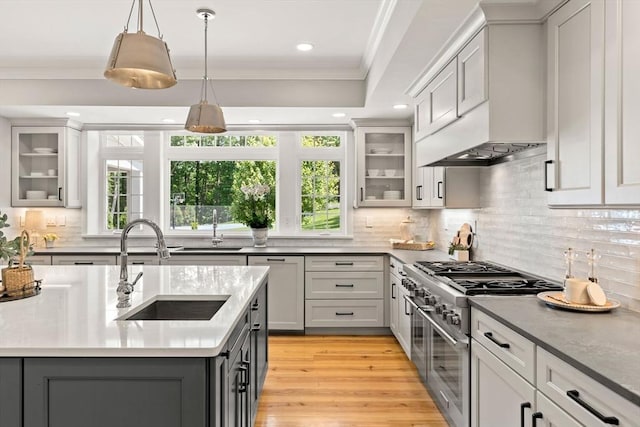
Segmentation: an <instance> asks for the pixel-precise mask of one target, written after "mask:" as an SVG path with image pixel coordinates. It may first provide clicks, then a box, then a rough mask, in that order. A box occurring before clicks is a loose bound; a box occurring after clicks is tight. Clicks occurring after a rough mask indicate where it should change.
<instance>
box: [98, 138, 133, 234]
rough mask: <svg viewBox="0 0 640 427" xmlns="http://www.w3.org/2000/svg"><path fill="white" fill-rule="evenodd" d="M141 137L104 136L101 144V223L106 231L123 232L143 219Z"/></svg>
mask: <svg viewBox="0 0 640 427" xmlns="http://www.w3.org/2000/svg"><path fill="white" fill-rule="evenodd" d="M143 149H144V136H143V134H142V133H104V134H103V135H102V139H101V141H100V157H101V167H102V168H103V170H104V177H105V181H104V187H103V192H102V193H101V194H103V195H104V196H103V203H101V206H102V215H101V218H102V220H101V223H102V227H101V228H102V229H103V230H106V231H114V230H122V229H123V228H124V226H125V225H126V224H127V223H128V222H129V221H131V220H133V219H136V218H142V216H143V188H144V168H143V160H142V153H143Z"/></svg>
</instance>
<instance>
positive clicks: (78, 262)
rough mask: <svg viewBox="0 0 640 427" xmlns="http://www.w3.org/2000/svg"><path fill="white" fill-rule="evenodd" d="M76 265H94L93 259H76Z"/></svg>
mask: <svg viewBox="0 0 640 427" xmlns="http://www.w3.org/2000/svg"><path fill="white" fill-rule="evenodd" d="M73 264H74V265H93V261H76V262H74V263H73Z"/></svg>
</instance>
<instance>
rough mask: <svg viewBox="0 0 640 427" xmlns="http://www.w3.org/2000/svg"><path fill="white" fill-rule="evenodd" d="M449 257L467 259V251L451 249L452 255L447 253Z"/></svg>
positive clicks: (459, 259) (458, 259) (457, 259)
mask: <svg viewBox="0 0 640 427" xmlns="http://www.w3.org/2000/svg"><path fill="white" fill-rule="evenodd" d="M449 258H451V259H454V260H456V261H469V251H453V255H449Z"/></svg>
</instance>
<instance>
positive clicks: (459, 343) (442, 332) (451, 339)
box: [416, 306, 469, 348]
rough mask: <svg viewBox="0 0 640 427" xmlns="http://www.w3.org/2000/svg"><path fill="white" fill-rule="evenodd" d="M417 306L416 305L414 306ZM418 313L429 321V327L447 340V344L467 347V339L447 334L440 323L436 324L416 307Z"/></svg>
mask: <svg viewBox="0 0 640 427" xmlns="http://www.w3.org/2000/svg"><path fill="white" fill-rule="evenodd" d="M416 307H417V306H416ZM417 311H418V314H419V315H421V316H422V317H424V319H425V320H426V321H427V322H429V323H430V324H431V327H432V328H433V329H435V330H436V332H437V333H438V334H440V336H442V337H443V338H444V339H445V340H447V341H449V344H451V345H452V346H454V347H455V348H469V341H467V340H464V341H463V340H457V339H455V338H454V337H452V336H451V335H449V333H448V332H447V331H445V330H444V329H442V327H441V326H440V325H438V324H437V323H436V322H434V321H433V320H432V319H431V318H430V317H429V316H428V315H427V314H426V313H425V312H424V311H422V310H421V309H420V308H418V309H417Z"/></svg>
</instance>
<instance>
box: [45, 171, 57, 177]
mask: <svg viewBox="0 0 640 427" xmlns="http://www.w3.org/2000/svg"><path fill="white" fill-rule="evenodd" d="M47 175H49V176H56V175H58V171H57V170H55V169H49V170H47Z"/></svg>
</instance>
